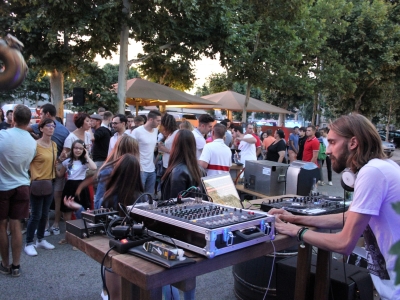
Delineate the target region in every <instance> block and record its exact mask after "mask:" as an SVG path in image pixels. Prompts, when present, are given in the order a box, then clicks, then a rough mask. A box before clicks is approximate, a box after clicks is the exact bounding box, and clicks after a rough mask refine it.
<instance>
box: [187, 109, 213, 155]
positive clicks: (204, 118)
mask: <svg viewBox="0 0 400 300" xmlns="http://www.w3.org/2000/svg"><path fill="white" fill-rule="evenodd" d="M213 122H214V118H213V117H211V116H210V115H208V114H204V115H200V117H199V126H198V127H197V128H195V129H193V131H192V132H193V135H194V139H195V140H196V158H197V159H199V158H200V155H201V152H202V151H203V148H204V146H205V145H206V140H205V139H204V136H205V135H206V134H208V133H209V132H210V131H211V129H212V124H213Z"/></svg>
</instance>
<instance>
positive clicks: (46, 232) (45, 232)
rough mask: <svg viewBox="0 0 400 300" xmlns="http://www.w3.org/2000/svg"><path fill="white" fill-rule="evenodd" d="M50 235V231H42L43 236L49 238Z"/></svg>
mask: <svg viewBox="0 0 400 300" xmlns="http://www.w3.org/2000/svg"><path fill="white" fill-rule="evenodd" d="M35 234H37V229H36V230H35ZM50 235H51V233H50V231H49V230H48V229H46V230H45V231H44V234H43V236H50Z"/></svg>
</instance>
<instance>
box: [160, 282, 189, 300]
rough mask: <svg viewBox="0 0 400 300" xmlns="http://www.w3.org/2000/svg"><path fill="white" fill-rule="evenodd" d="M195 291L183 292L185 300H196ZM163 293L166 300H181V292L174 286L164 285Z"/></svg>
mask: <svg viewBox="0 0 400 300" xmlns="http://www.w3.org/2000/svg"><path fill="white" fill-rule="evenodd" d="M195 290H196V289H193V290H190V291H187V292H183V299H184V300H195ZM162 293H163V296H164V298H165V300H172V299H174V300H179V299H180V297H179V290H178V289H177V288H176V287H174V286H172V285H164V286H163V287H162Z"/></svg>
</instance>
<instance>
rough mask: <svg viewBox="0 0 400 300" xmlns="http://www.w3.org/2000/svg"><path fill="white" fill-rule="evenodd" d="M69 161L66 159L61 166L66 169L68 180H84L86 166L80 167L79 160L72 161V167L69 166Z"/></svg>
mask: <svg viewBox="0 0 400 300" xmlns="http://www.w3.org/2000/svg"><path fill="white" fill-rule="evenodd" d="M70 161H71V159H70V158H67V159H66V160H64V161H63V162H62V165H63V166H64V167H65V168H66V169H67V173H68V180H84V179H85V177H86V170H87V168H88V166H87V165H86V164H85V165H82V163H81V161H80V160H74V161H73V163H72V166H70V165H69V164H70V163H69V162H70Z"/></svg>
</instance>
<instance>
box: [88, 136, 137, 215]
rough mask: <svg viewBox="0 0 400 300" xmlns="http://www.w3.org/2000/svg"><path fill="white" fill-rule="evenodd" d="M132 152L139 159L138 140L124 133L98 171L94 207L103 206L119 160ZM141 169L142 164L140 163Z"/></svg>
mask: <svg viewBox="0 0 400 300" xmlns="http://www.w3.org/2000/svg"><path fill="white" fill-rule="evenodd" d="M127 153H129V154H132V155H134V156H135V157H136V158H138V159H139V155H140V154H139V145H138V142H137V141H136V140H135V139H134V138H133V137H131V136H129V135H126V134H124V135H123V136H122V137H120V138H119V139H118V140H117V143H116V144H115V147H114V148H113V150H112V152H111V153H110V155H109V156H108V157H107V159H106V161H105V162H104V164H103V166H102V167H101V168H100V170H99V172H98V173H97V190H96V194H95V197H94V208H95V209H98V208H100V207H101V205H102V202H103V197H104V194H105V192H106V182H107V179H108V177H109V176H110V174H111V173H112V170H113V168H114V166H115V163H116V162H117V160H118V159H119V158H120V157H121V156H122V155H124V154H127ZM139 171H140V165H139Z"/></svg>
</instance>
